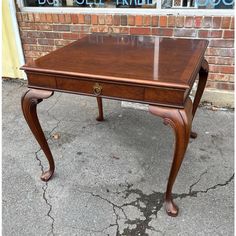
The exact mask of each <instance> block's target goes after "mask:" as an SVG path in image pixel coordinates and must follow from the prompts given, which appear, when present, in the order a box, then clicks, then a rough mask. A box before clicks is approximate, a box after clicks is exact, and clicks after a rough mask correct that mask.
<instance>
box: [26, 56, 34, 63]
mask: <svg viewBox="0 0 236 236" xmlns="http://www.w3.org/2000/svg"><path fill="white" fill-rule="evenodd" d="M25 62H26V63H33V62H34V60H33V58H32V57H25Z"/></svg>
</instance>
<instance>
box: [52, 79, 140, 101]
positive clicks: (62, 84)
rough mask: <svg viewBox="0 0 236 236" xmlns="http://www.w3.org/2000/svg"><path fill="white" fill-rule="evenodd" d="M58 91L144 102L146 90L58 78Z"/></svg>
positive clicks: (137, 87) (121, 85)
mask: <svg viewBox="0 0 236 236" xmlns="http://www.w3.org/2000/svg"><path fill="white" fill-rule="evenodd" d="M56 83H57V89H59V90H64V91H71V92H76V93H81V94H89V95H95V96H98V95H100V96H104V97H114V98H120V99H122V98H123V99H130V100H137V101H143V97H144V88H142V87H139V86H133V85H132V86H129V85H125V84H116V83H106V82H98V81H88V80H78V79H70V78H64V79H63V78H57V81H56Z"/></svg>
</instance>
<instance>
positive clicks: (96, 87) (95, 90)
mask: <svg viewBox="0 0 236 236" xmlns="http://www.w3.org/2000/svg"><path fill="white" fill-rule="evenodd" d="M101 92H102V86H101V85H100V84H99V83H96V84H95V85H94V86H93V93H94V95H100V94H101Z"/></svg>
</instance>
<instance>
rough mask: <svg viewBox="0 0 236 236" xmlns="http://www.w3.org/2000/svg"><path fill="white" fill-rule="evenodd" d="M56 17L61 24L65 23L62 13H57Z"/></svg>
mask: <svg viewBox="0 0 236 236" xmlns="http://www.w3.org/2000/svg"><path fill="white" fill-rule="evenodd" d="M58 19H59V22H60V23H61V24H64V23H65V16H64V14H58Z"/></svg>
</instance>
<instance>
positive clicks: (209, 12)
mask: <svg viewBox="0 0 236 236" xmlns="http://www.w3.org/2000/svg"><path fill="white" fill-rule="evenodd" d="M16 2H17V5H18V7H19V9H20V11H21V12H35V13H63V14H66V13H68V14H73V13H77V14H79V13H81V14H124V15H180V16H234V13H235V9H196V8H190V9H183V8H168V9H158V8H155V9H153V8H145V9H140V8H88V7H26V6H24V2H23V0H17V1H16Z"/></svg>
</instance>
